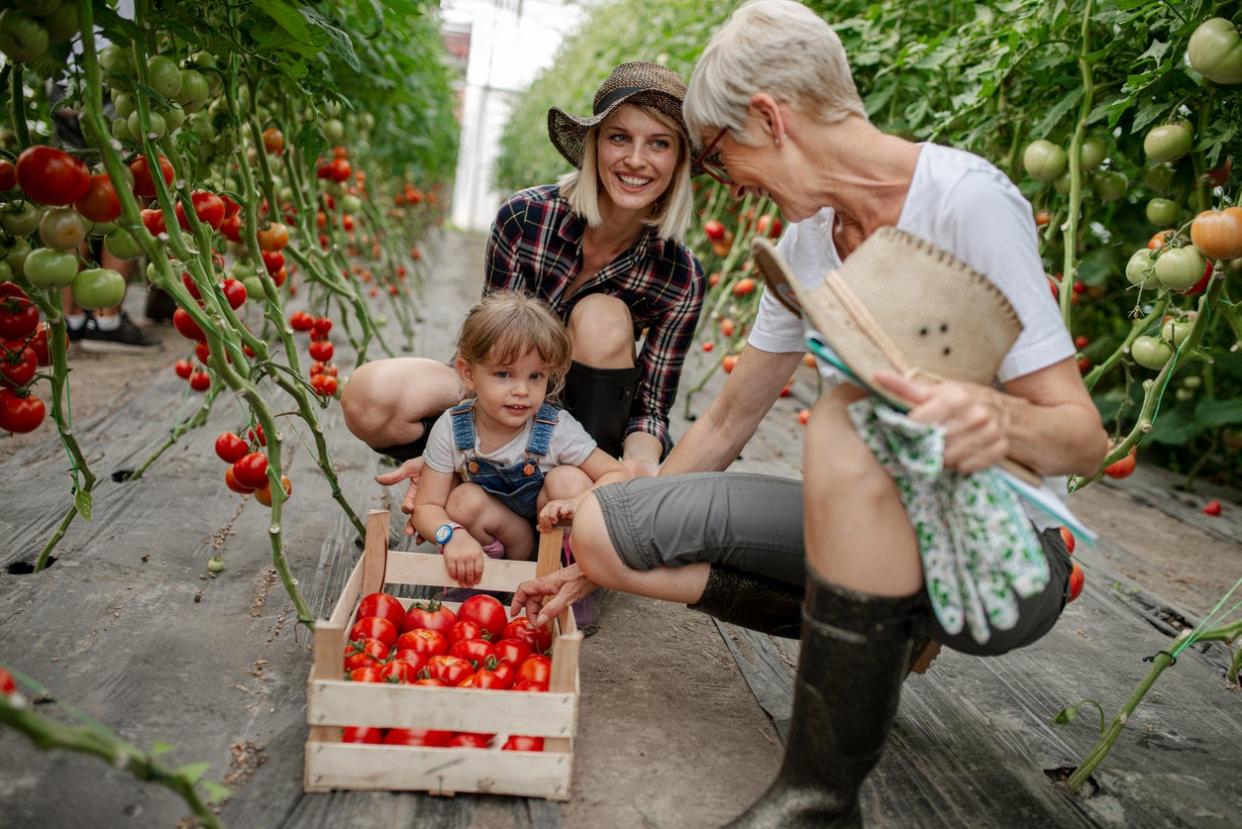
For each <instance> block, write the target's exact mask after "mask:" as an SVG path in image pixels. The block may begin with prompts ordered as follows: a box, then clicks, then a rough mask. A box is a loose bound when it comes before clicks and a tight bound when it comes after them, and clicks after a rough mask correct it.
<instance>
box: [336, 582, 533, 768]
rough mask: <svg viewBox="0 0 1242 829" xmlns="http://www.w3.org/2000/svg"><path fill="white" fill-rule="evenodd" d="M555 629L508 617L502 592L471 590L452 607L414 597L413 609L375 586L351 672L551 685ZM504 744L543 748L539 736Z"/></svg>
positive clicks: (369, 735) (398, 739)
mask: <svg viewBox="0 0 1242 829" xmlns="http://www.w3.org/2000/svg"><path fill="white" fill-rule="evenodd" d="M551 647H552V632H551V630H550V629H549V628H548V627H543V628H537V627H535V626H534V625H532V624H531V621H530V619H529V618H527V617H526V616H519V617H517V618H515V619H512V620H510V619H509V618H508V614H507V613H506V611H505V607H504V605H502V604H501V603H500V602H499V601H498V600H497V599H495V598H494V597H492V596H489V595H486V594H478V595H474V596H471V597H469V598H468V599H466V600H465V601H464V602H462V603H461V606H460V607H459V608H458V609H457V612H456V613H454V612H453V611H452V610H450V609H449V608H448V607H446V606H444V605H443V604H441V603H440V602H438V601H434V600H433V601H430V602H414V603H413V604H412V605H410V609H409V610H408V611H407V610H406V609H405V607H404V606H403V605H402V604H401V602H400V601H398V600H397V599H396V598H395V597H393V596H391V595H389V594H387V593H371V594H368V595H367V596H364V597H363V598H362V602H361V604H359V606H358V615H357V621H356V622H355V623H354V626H353V627H352V628H351V629H350V631H349V636H348V641H347V643H346V645H345V662H344V669H345V678H346V679H349V680H352V681H353V682H388V683H394V684H410V685H423V686H432V687H456V688H482V689H490V690H497V691H527V692H541V691H547V690H548V683H549V682H550V681H551V675H552V659H551V658H550V657H549V656H548V651H549V649H550V648H551ZM494 736H495V735H492V734H479V733H475V732H451V731H431V730H421V729H405V728H390V729H386V730H384V729H379V728H361V727H350V728H346V729H344V734H343V736H342V739H343V740H344V741H345V742H359V743H380V742H383V743H387V744H390V745H419V746H436V747H462V746H464V747H473V748H485V747H487V746H488V745H489V744H490V742H491V741H492V739H493V737H494ZM502 748H503V749H504V750H506V751H542V750H543V739H542V738H541V737H522V736H517V735H514V736H511V737H510V738H509V739H508V741H507V742H506V743H505V744H504V746H502Z"/></svg>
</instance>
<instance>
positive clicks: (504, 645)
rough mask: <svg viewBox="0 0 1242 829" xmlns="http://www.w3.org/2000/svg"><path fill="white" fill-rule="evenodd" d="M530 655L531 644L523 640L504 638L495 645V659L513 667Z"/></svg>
mask: <svg viewBox="0 0 1242 829" xmlns="http://www.w3.org/2000/svg"><path fill="white" fill-rule="evenodd" d="M520 618H522V619H525V618H526V617H525V616H522V617H520ZM530 654H531V644H530V643H529V642H527V641H525V640H524V639H511V638H505V639H501V640H500V641H499V642H497V643H496V659H497V660H498V661H500V662H511V663H513V664H514V665H515V666H516V665H521V664H522V662H523V661H525V659H526V657H528V656H530Z"/></svg>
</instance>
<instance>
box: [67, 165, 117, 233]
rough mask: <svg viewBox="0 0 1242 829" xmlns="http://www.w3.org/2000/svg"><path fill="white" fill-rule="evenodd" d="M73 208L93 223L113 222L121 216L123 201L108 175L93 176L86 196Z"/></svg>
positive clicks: (98, 174)
mask: <svg viewBox="0 0 1242 829" xmlns="http://www.w3.org/2000/svg"><path fill="white" fill-rule="evenodd" d="M73 206H74V208H75V209H76V210H77V211H78V212H79V213H81V214H82V215H83V216H85V217H86V218H88V219H90V220H91V221H92V222H111V221H115V220H116V218H117V217H118V216H120V215H121V199H120V198H119V197H118V196H117V194H116V188H114V187H113V186H112V179H110V178H109V177H108V174H107V173H95V175H93V176H91V179H90V187H89V188H88V189H87V191H86V195H85V196H83V197H82V198H80V199H78V200H77V201H75V202H74V203H73Z"/></svg>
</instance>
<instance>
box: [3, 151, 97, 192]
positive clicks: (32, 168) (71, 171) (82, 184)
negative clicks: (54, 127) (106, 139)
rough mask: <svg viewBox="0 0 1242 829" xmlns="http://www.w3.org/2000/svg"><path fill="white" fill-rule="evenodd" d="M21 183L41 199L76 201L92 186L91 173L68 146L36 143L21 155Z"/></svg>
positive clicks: (18, 177) (18, 181)
mask: <svg viewBox="0 0 1242 829" xmlns="http://www.w3.org/2000/svg"><path fill="white" fill-rule="evenodd" d="M17 183H18V184H19V185H20V186H21V188H22V192H24V193H25V194H26V196H27V197H28V198H31V199H34V200H35V201H37V202H43V203H44V204H57V205H64V204H73V203H74V202H75V201H77V200H78V199H80V198H82V197H83V196H85V195H86V194H87V192H88V191H89V190H90V189H91V173H90V170H88V169H87V167H86V164H85V163H83V162H82V160H81V159H79V158H75V157H74V156H72V155H70V154H69V153H67V152H65V151H64V150H58V149H56V148H54V147H48V146H45V145H43V144H36V145H34V146H33V147H27V148H26V149H25V150H24V151H23V152H22V154H21V155H19V156H18V157H17Z"/></svg>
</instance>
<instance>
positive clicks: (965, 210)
mask: <svg viewBox="0 0 1242 829" xmlns="http://www.w3.org/2000/svg"><path fill="white" fill-rule="evenodd" d="M921 146H922V151H921V152H920V153H919V159H918V163H917V164H916V165H915V167H914V178H913V180H911V182H910V190H909V192H908V193H907V194H906V203H905V205H904V206H903V207H902V209H901V216H900V218H899V219H898V220H897V227H898V228H899V229H901V230H905V231H907V232H909V233H912V234H914V235H915V236H918V237H920V238H922V239H925V240H926V241H928V242H931V243H932V244H933V245H936V246H937V247H939V248H942V249H944V250H947V251H948V252H949V253H952V254H953V255H954V256H956V257H957V258H959V259H961V260H962V261H964V262H966V263H967V264H969V265H970V266H972V267H973V268H974V269H975V270H977V271H979V272H980V273H982V274H983V275H984V276H986V277H987V278H988V279H990V280H991V281H992V282H993V283H994V284H995V285H996V287H998V288H999V289H1000V290H1001V292H1002V293H1003V294H1004V295H1005V297H1006V298H1007V299H1008V300H1009V303H1010V304H1011V305H1012V306H1013V308H1014V310H1015V311H1016V312H1017V314H1018V318H1019V319H1020V320H1022V333H1021V334H1019V335H1018V339H1017V341H1016V342H1014V344H1013V347H1012V348H1010V349H1009V351H1008V353H1006V354H1005V359H1004V360H1002V361H1001V366H1000V370H999V371H998V372H997V375H996V379H997V380H999V381H1001V382H1005V381H1008V380H1012V379H1014V378H1016V377H1022V376H1023V375H1026V374H1030V373H1031V372H1033V371H1038V370H1039V369H1041V368H1047V367H1048V366H1050V365H1052V364H1054V363H1058V362H1060V361H1061V360H1064V359H1065V358H1066V357H1071V356H1073V355H1074V353H1075V351H1074V342H1073V340H1071V339H1070V335H1069V332H1068V331H1067V330H1066V329H1065V324H1064V323H1063V322H1062V321H1061V313H1060V311H1059V310H1058V308H1057V304H1056V301H1055V300H1054V299H1053V298H1052V292H1051V291H1049V290H1048V278H1047V277H1046V276H1045V275H1044V266H1043V263H1042V262H1041V261H1040V258H1039V241H1038V236H1037V232H1036V230H1035V219H1034V217H1033V216H1032V213H1031V205H1030V202H1028V201H1027V200H1026V199H1025V198H1024V197H1023V196H1022V193H1021V192H1019V190H1018V188H1017V187H1015V186H1014V184H1013V182H1011V181H1010V180H1009V178H1008V177H1007V176H1006V175H1005V174H1004V173H1002V172H1001V171H1000V170H998V169H996V167H994V166H993V165H992V164H991V163H989V162H988V161H986V160H985V159H982V158H980V157H979V156H977V155H973V154H972V153H967V152H963V151H961V150H955V149H952V148H949V147H941V146H939V145H937V144H923V145H921ZM834 218H835V217H834V211H833V210H832V208H829V207H825V208H824V209H823V210H820V211H819V212H818V213H816V214H815V215H814V216H812V217H811V218H809V219H806V220H805V221H801V222H794V223H793V224H791V225H789V226H788V228H787V229H786V231H785V234H784V236H782V237H781V240H780V242H779V243H778V244H777V246H776V249H777V251H778V252H779V253H780V254H781V256H783V257H784V258H785V261H787V262H788V263H789V267H790V269H791V270H792V271H793V273H794V276H796V277H797V278H798V279H799V280H800V281H801V282H802V284H804V285H806V286H808V287H814V286H815V285H817V284H819V282H820V281H822V280H823V278H824V277H825V276H826V275H827V274H828V272H829V271H830V270H833V269H835V268H839V267H841V257H840V256H838V255H837V248H836V245H835V244H833V241H832V223H833V219H834ZM747 342H748V343H749V344H750V345H753V346H754V347H755V348H758V349H760V350H761V351H767V352H770V353H775V354H781V353H786V352H790V351H795V352H802V351H805V350H806V342H805V338H804V336H803V323H802V320H801V319H800V318H798V317H797V316H795V315H794V314H793V313H792V312H791V311H789V309H787V308H786V307H785V306H784V305H781V304H780V302H778V301H777V300H776V298H775V297H773V296H770V295H769V293H768V291H767V290H766V289H765V290H764V293H763V296H762V298H761V299H760V302H759V314H758V316H757V317H756V319H755V325H754V327H753V328H752V329H751V332H750V337H749V338H748V339H747ZM821 373H822V374H823V375H824V377H825V379H827V380H828V381H829V382H830V383H840V382H842V381H843V380H844V378H843V377H842V376H841V375H840V374H839V373H837V372H836V371H834V370H832V369H827V368H821ZM1065 484H1066V479H1065V478H1064V477H1055V478H1047V479H1045V486H1046V488H1047V491H1049V492H1053V493H1057V494H1058V497H1064V493H1065V489H1066V486H1065ZM1023 506H1024V507H1025V508H1026V512H1027V515H1029V516H1030V517H1031V519H1032V520H1034V521H1035V524H1036V525H1037V526H1039V527H1041V528H1043V527H1048V526H1055V525H1056V524H1057V523H1059V522H1056V521H1053V520H1052V519H1050V518H1049V517H1048V516H1047V515H1046V514H1044V513H1043V512H1039V511H1036V510H1034V509H1033V508H1031V507H1030V506H1029V505H1028V504H1026V503H1025V502H1024V503H1023Z"/></svg>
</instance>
